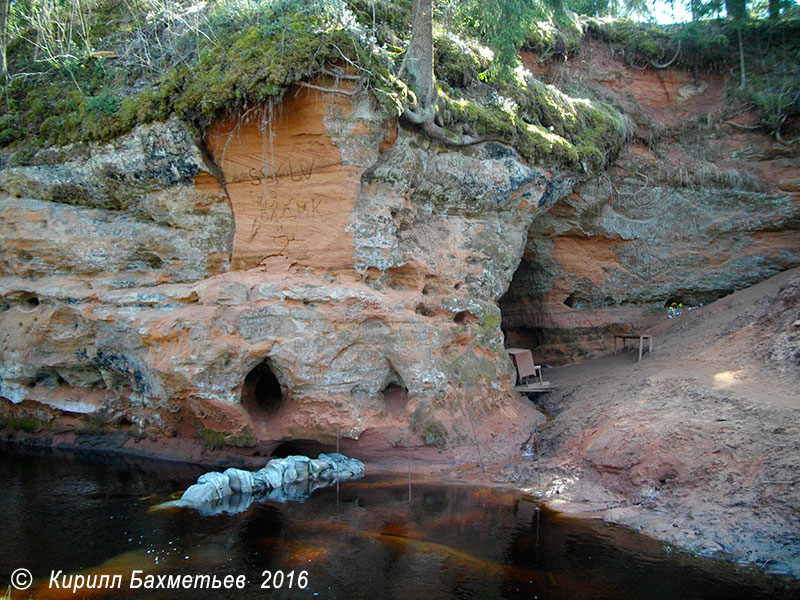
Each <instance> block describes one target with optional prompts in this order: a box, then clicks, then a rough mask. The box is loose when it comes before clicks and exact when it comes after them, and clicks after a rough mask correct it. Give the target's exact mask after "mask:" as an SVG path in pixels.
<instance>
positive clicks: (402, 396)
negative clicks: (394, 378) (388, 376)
mask: <svg viewBox="0 0 800 600" xmlns="http://www.w3.org/2000/svg"><path fill="white" fill-rule="evenodd" d="M381 393H382V394H383V401H384V402H385V403H386V411H387V412H388V413H389V414H390V415H392V416H395V417H399V416H400V415H403V414H404V413H405V412H406V404H408V389H407V388H405V387H403V386H402V385H398V384H396V383H390V384H389V385H387V386H386V387H385V388H383V390H382V391H381Z"/></svg>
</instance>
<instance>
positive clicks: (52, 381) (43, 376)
mask: <svg viewBox="0 0 800 600" xmlns="http://www.w3.org/2000/svg"><path fill="white" fill-rule="evenodd" d="M35 382H36V385H42V386H44V387H48V388H56V387H58V386H59V385H67V382H66V381H65V380H64V378H63V377H61V376H60V375H59V374H58V373H55V372H53V371H39V372H38V373H37V374H36V378H35Z"/></svg>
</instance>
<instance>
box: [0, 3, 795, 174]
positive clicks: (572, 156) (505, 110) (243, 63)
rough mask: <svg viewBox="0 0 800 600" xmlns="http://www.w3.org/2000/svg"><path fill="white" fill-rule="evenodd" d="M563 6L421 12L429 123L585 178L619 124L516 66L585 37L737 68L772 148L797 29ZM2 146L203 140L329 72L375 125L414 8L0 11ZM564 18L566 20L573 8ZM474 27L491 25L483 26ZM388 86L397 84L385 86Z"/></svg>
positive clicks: (391, 92)
mask: <svg viewBox="0 0 800 600" xmlns="http://www.w3.org/2000/svg"><path fill="white" fill-rule="evenodd" d="M574 4H575V0H540V1H532V0H469V1H468V0H440V1H438V2H435V3H434V19H435V27H434V44H435V53H434V55H435V74H436V80H437V83H438V86H439V100H438V117H437V118H438V120H439V121H440V122H441V124H442V126H443V127H444V128H460V129H461V130H475V131H477V132H479V133H492V134H496V135H497V136H498V137H499V139H503V140H504V141H506V142H508V143H511V144H513V145H514V146H515V147H516V148H517V149H518V150H519V151H520V153H521V154H522V155H523V156H525V157H526V158H528V159H530V160H543V159H546V160H550V161H551V162H554V163H558V164H561V165H564V166H567V167H569V168H574V169H576V170H582V171H584V172H588V171H592V170H596V169H598V168H602V167H603V166H604V165H606V164H607V163H608V162H609V161H610V160H612V159H613V157H614V155H615V152H616V151H617V150H618V149H619V147H620V146H621V144H622V143H623V142H624V140H625V138H626V136H627V135H628V128H629V127H628V124H627V123H626V119H625V118H624V117H623V116H622V115H621V114H620V113H619V112H618V111H617V110H615V108H614V107H613V106H611V105H609V104H606V103H603V102H600V101H599V100H597V99H595V98H593V97H592V95H591V93H590V91H589V90H570V94H567V93H565V91H564V90H559V89H557V88H555V87H554V86H552V85H546V84H544V83H542V82H541V81H539V80H537V79H536V78H535V77H534V76H533V75H532V74H530V73H529V72H527V71H524V70H523V69H521V68H519V59H518V54H519V50H520V48H527V49H531V50H534V51H536V52H538V53H539V56H540V57H541V59H542V60H567V59H568V58H570V57H572V56H574V55H575V54H576V53H578V52H579V47H580V42H581V39H582V38H583V37H584V36H585V35H587V34H588V35H592V36H594V37H596V38H598V39H602V40H604V41H606V42H608V43H609V44H612V45H614V46H616V47H618V48H620V49H621V50H624V52H625V58H626V60H627V61H629V62H630V64H633V65H637V66H647V65H652V64H655V63H662V62H665V61H667V60H669V59H670V57H671V56H672V55H673V53H675V56H676V58H675V59H674V64H675V65H676V66H677V67H680V68H684V69H690V70H704V69H715V70H720V71H727V70H736V69H738V68H739V65H740V64H741V61H740V60H739V50H740V48H741V46H740V45H739V43H738V40H739V36H741V38H742V39H743V40H744V43H745V45H746V47H747V56H746V63H745V67H746V69H747V70H748V85H747V86H746V87H744V88H742V89H739V90H737V91H736V92H735V93H738V94H739V95H740V97H741V98H743V99H744V100H746V101H747V102H750V103H752V104H753V106H755V107H757V108H758V110H759V111H760V114H761V115H762V123H763V125H764V126H765V127H767V128H769V129H770V131H773V132H779V131H780V128H781V126H782V125H783V123H784V122H785V121H786V120H787V119H789V118H793V117H796V116H797V115H798V114H800V73H798V65H800V55H798V52H800V35H798V34H800V21H798V20H796V19H792V18H788V17H787V18H782V19H780V20H778V21H775V20H768V19H748V20H746V21H739V22H735V23H734V22H732V21H731V20H723V19H714V20H704V21H697V22H694V23H690V24H688V25H683V26H671V27H663V26H655V25H646V24H639V23H634V22H631V21H626V20H613V19H603V18H588V17H582V18H578V17H577V16H576V15H575V14H574V13H573V12H570V11H569V10H567V8H569V7H570V6H572V5H574ZM0 5H3V6H4V7H5V9H4V10H5V12H4V14H3V15H2V16H3V19H2V21H3V23H2V25H3V27H2V30H3V38H2V46H3V48H4V49H5V50H6V51H5V52H4V53H3V54H4V56H3V59H4V60H3V63H4V72H3V79H4V81H3V95H2V98H0V103H1V104H0V106H2V113H1V114H0V148H3V147H4V148H6V150H5V153H6V155H10V157H11V158H10V160H11V162H12V163H16V164H22V163H25V162H26V161H29V160H31V157H32V156H33V154H34V152H35V151H36V150H37V149H39V148H43V147H47V146H52V145H65V144H69V143H72V142H89V141H106V140H110V139H113V138H114V137H116V136H118V135H120V134H122V133H124V132H126V131H128V130H130V129H131V128H132V127H134V126H135V125H137V124H140V123H146V122H149V121H153V120H159V119H165V118H167V117H168V116H170V115H171V114H175V115H177V116H178V117H179V118H181V119H184V120H185V121H187V122H189V123H192V124H193V125H194V126H195V127H197V129H198V131H199V132H200V133H203V132H204V131H206V130H207V128H208V127H209V126H210V124H211V123H212V122H213V121H214V120H215V119H216V118H218V117H219V116H221V115H222V114H224V113H226V112H239V113H241V112H246V111H247V110H250V109H252V108H253V107H257V106H260V105H263V103H265V102H273V103H274V102H277V101H278V100H279V99H280V97H281V95H282V94H283V93H284V92H285V90H286V89H288V87H289V86H290V85H291V84H292V83H294V82H298V81H311V80H313V79H315V78H317V77H319V76H321V75H325V74H328V75H331V74H333V75H334V77H335V76H337V75H336V74H337V73H341V71H340V70H337V69H341V68H345V69H347V71H348V72H349V73H350V74H351V76H352V74H356V75H358V79H359V85H360V86H362V87H363V88H364V90H366V91H368V92H369V93H371V94H372V95H373V96H374V97H375V99H376V101H377V102H378V104H379V105H380V106H381V107H382V108H383V110H384V111H385V113H386V114H387V116H399V115H400V114H401V113H402V106H403V101H404V99H405V98H406V97H407V96H408V95H409V94H411V93H413V90H410V89H409V86H408V84H407V82H405V81H403V79H402V75H401V65H402V61H403V58H404V54H405V52H406V48H407V45H408V40H409V37H410V33H411V32H410V23H411V22H412V19H411V11H412V2H411V0H209V1H207V2H197V1H195V0H191V1H190V0H13V1H11V2H9V1H8V0H0ZM573 7H574V6H573ZM487 15H491V18H489V17H488V16H487ZM399 75H400V76H399Z"/></svg>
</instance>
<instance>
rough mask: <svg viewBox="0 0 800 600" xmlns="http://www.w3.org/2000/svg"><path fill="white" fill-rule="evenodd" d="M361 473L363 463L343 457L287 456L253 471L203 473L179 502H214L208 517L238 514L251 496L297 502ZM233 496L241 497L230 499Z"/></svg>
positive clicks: (230, 470) (184, 503)
mask: <svg viewBox="0 0 800 600" xmlns="http://www.w3.org/2000/svg"><path fill="white" fill-rule="evenodd" d="M363 473H364V463H362V462H361V461H360V460H357V459H354V458H348V457H346V456H345V455H344V454H338V453H330V454H320V455H319V457H318V458H316V459H313V458H308V457H307V456H287V457H286V458H280V459H273V460H270V461H269V462H268V463H267V466H266V467H264V468H263V469H260V470H258V471H256V472H251V471H245V470H243V469H236V468H233V467H231V468H230V469H227V470H226V471H225V472H224V473H217V472H211V473H205V474H204V475H201V476H200V477H199V478H198V479H197V483H196V484H195V485H193V486H191V487H190V488H189V489H188V490H186V491H185V492H184V493H183V496H182V497H181V499H180V500H179V501H178V502H179V503H181V504H182V505H194V506H196V507H198V508H199V507H200V506H199V505H202V504H206V503H210V502H213V503H214V505H213V507H212V508H209V509H208V510H210V511H211V512H209V513H208V514H216V513H218V512H240V511H242V510H245V508H246V507H247V506H248V505H249V503H250V502H252V498H251V497H252V494H253V493H259V492H266V491H267V490H271V491H269V493H268V494H267V497H269V498H271V499H275V500H279V501H280V502H286V501H287V500H300V499H302V498H305V497H307V496H308V494H310V493H311V492H312V491H313V490H314V489H316V488H317V487H319V486H320V485H327V483H326V482H329V481H330V480H332V479H334V478H337V479H349V478H350V477H358V476H360V475H362V474H363ZM233 494H237V495H238V496H240V498H235V499H233V498H230V496H232V495H233ZM219 501H222V503H220V502H219Z"/></svg>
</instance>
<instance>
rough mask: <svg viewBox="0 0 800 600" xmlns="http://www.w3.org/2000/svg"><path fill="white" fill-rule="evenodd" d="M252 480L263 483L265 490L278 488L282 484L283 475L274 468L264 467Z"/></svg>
mask: <svg viewBox="0 0 800 600" xmlns="http://www.w3.org/2000/svg"><path fill="white" fill-rule="evenodd" d="M254 478H255V479H256V480H257V481H263V482H264V483H265V487H266V488H267V489H275V488H279V487H281V484H282V483H283V475H282V473H281V472H280V471H278V469H276V468H275V467H264V468H263V469H260V470H259V471H256V474H255V475H254Z"/></svg>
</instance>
